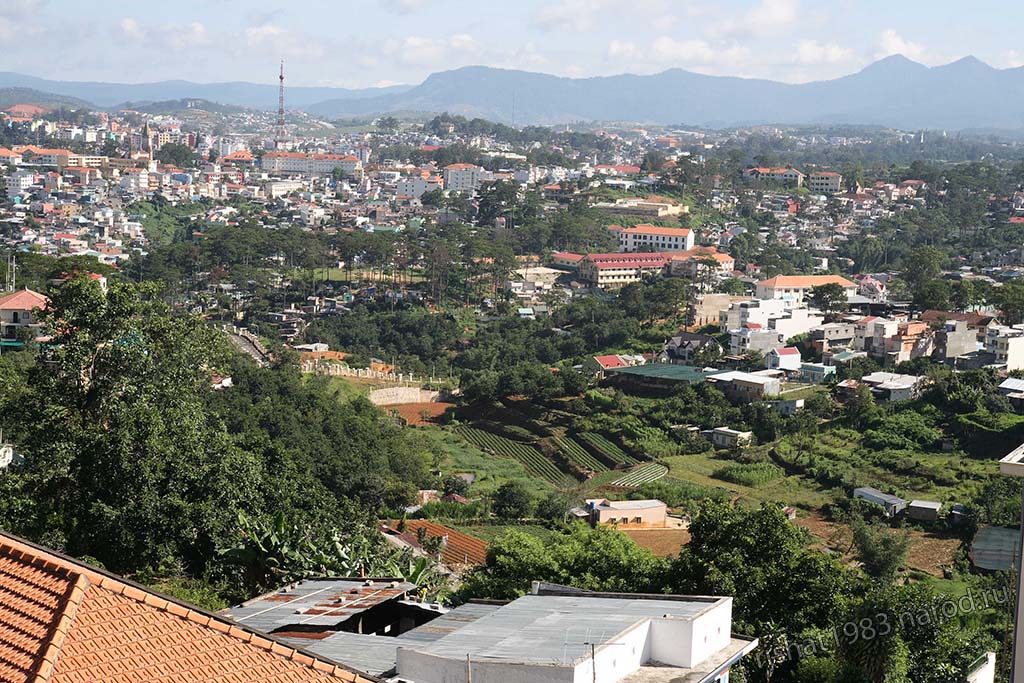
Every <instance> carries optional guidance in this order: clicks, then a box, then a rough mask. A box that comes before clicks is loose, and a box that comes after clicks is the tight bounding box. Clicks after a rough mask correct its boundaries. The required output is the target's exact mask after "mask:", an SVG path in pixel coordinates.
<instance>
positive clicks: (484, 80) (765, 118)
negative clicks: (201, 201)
mask: <svg viewBox="0 0 1024 683" xmlns="http://www.w3.org/2000/svg"><path fill="white" fill-rule="evenodd" d="M2 87H22V88H34V89H36V90H40V91H45V92H49V93H59V94H61V95H64V96H70V97H75V98H80V99H83V100H88V101H90V102H92V103H94V104H96V105H99V106H103V107H113V106H116V105H118V104H120V103H123V102H125V101H128V100H131V101H135V102H140V101H142V102H145V101H156V100H172V99H180V98H189V97H195V98H203V99H207V100H210V101H213V102H218V103H221V104H226V105H237V106H244V107H252V108H260V109H274V108H276V105H277V88H276V87H275V86H273V85H261V84H255V83H244V82H233V83H207V84H200V83H190V82H188V81H162V82H159V83H145V84H115V83H84V82H72V81H47V80H45V79H40V78H35V77H32V76H24V75H21V74H15V73H0V88H2ZM286 100H287V103H288V107H289V108H294V109H302V110H304V111H307V112H309V113H310V114H314V115H317V116H321V117H325V118H339V117H347V116H361V115H371V114H380V113H387V112H442V111H448V112H451V113H453V114H463V115H466V116H471V117H472V116H480V117H483V118H488V119H492V120H497V121H505V122H512V123H516V124H530V123H537V124H557V123H568V122H574V121H632V122H638V123H660V124H680V125H692V126H707V127H726V126H737V125H752V124H869V125H882V126H892V127H896V128H901V129H907V130H916V129H922V128H929V129H947V130H963V129H992V130H1014V131H1016V130H1021V129H1024V67H1018V68H1011V69H996V68H994V67H991V66H989V65H987V64H985V63H984V62H982V61H980V60H978V59H977V58H975V57H964V58H963V59H960V60H958V61H955V62H952V63H950V64H945V65H943V66H936V67H928V66H925V65H923V64H918V63H917V62H914V61H911V60H910V59H907V58H906V57H903V56H901V55H893V56H891V57H886V58H884V59H882V60H879V61H877V62H875V63H873V64H870V65H869V66H867V67H865V68H864V69H862V70H860V71H858V72H856V73H854V74H850V75H848V76H843V77H841V78H836V79H832V80H825V81H814V82H810V83H801V84H789V83H781V82H778V81H770V80H763V79H749V78H736V77H730V76H707V75H703V74H698V73H694V72H691V71H685V70H682V69H669V70H668V71H663V72H661V73H657V74H653V75H644V76H639V75H633V74H622V75H617V76H603V77H594V78H564V77H559V76H551V75H547V74H540V73H531V72H526V71H514V70H508V69H496V68H491V67H483V66H469V67H463V68H460V69H454V70H451V71H444V72H440V73H435V74H432V75H431V76H429V77H428V78H427V79H426V80H425V81H423V83H421V84H419V85H416V86H393V87H389V88H370V89H363V90H347V89H343V88H326V87H315V88H314V87H289V88H287V91H286Z"/></svg>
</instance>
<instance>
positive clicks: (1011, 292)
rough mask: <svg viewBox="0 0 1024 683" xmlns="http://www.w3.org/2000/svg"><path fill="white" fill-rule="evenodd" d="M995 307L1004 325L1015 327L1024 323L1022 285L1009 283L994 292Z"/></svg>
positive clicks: (1023, 292)
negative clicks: (999, 312)
mask: <svg viewBox="0 0 1024 683" xmlns="http://www.w3.org/2000/svg"><path fill="white" fill-rule="evenodd" d="M993 294H994V299H995V302H994V303H995V304H996V306H998V307H999V310H1000V311H1001V313H1002V322H1003V324H1005V325H1017V324H1019V323H1021V322H1024V283H1022V282H1016V281H1010V282H1007V283H1006V284H1004V285H1003V286H1002V287H999V288H998V289H996V290H995V291H994V292H993Z"/></svg>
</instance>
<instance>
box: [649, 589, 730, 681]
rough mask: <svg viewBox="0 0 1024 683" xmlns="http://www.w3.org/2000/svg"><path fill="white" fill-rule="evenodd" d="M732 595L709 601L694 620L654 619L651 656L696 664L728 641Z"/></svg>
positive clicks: (673, 663)
mask: <svg viewBox="0 0 1024 683" xmlns="http://www.w3.org/2000/svg"><path fill="white" fill-rule="evenodd" d="M731 624H732V599H731V598H730V599H727V600H725V601H723V602H721V603H720V604H710V603H709V605H708V609H706V610H705V611H704V613H702V614H700V615H699V616H697V617H696V618H695V619H693V620H689V619H686V620H683V619H653V620H652V621H651V637H650V641H649V642H650V658H651V659H652V660H655V661H658V662H662V663H663V664H669V665H671V666H682V667H695V666H697V665H699V664H700V663H701V662H703V661H704V660H706V659H707V658H708V657H710V656H711V655H713V654H715V653H716V652H718V651H719V650H722V649H723V648H725V647H726V646H728V645H729V639H730V638H731V634H730V626H731Z"/></svg>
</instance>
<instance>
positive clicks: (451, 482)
mask: <svg viewBox="0 0 1024 683" xmlns="http://www.w3.org/2000/svg"><path fill="white" fill-rule="evenodd" d="M441 489H442V490H443V491H444V495H446V496H451V495H459V496H462V495H465V494H466V491H468V490H469V482H467V481H466V480H465V479H464V478H462V477H460V476H459V475H457V474H450V475H448V476H447V477H445V478H444V481H443V482H442V483H441Z"/></svg>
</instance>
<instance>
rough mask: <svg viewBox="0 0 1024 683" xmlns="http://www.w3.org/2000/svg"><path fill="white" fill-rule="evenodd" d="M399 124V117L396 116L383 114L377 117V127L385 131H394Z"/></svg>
mask: <svg viewBox="0 0 1024 683" xmlns="http://www.w3.org/2000/svg"><path fill="white" fill-rule="evenodd" d="M399 125H400V123H399V121H398V119H397V118H395V117H394V116H382V117H380V118H379V119H377V128H379V129H380V130H381V131H383V132H385V133H394V132H395V131H397V130H398V126H399Z"/></svg>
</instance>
